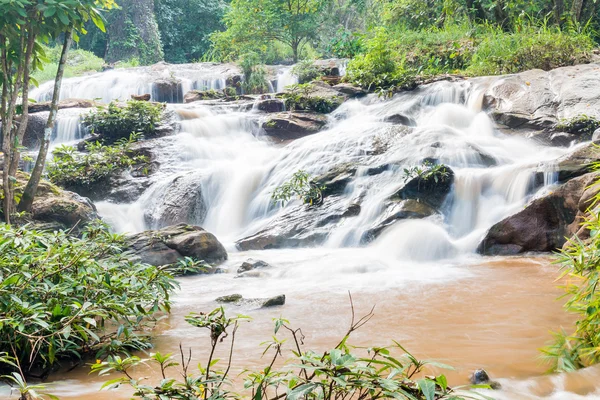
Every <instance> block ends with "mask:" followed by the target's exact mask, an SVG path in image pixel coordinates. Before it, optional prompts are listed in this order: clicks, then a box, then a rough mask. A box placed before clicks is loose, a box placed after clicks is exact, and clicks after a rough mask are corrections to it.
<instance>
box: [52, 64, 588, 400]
mask: <svg viewBox="0 0 600 400" xmlns="http://www.w3.org/2000/svg"><path fill="white" fill-rule="evenodd" d="M103 79H104V78H103ZM135 79H138V81H136V80H135ZM135 79H134V78H133V77H132V79H131V81H129V82H120V81H119V82H117V84H115V85H113V86H111V87H110V88H108V87H107V88H105V89H106V90H108V89H112V90H113V91H114V93H127V96H128V95H129V94H131V93H130V92H131V91H132V90H135V88H136V87H137V86H135V85H137V83H136V82H139V81H140V80H139V79H140V78H139V77H138V78H135ZM288 79H289V80H288ZM292 80H293V77H292V76H291V75H287V76H286V72H285V71H283V70H282V72H281V74H280V75H279V77H278V83H277V90H278V91H279V90H280V85H285V84H286V82H289V81H292ZM127 85H131V86H127ZM140 87H142V89H140V92H139V93H141V92H143V90H145V89H143V86H140ZM89 90H91V91H92V92H93V93H96V92H94V90H99V89H98V88H92V89H89ZM103 90H104V89H103ZM482 90H483V88H481V87H472V86H471V84H470V83H458V84H457V83H447V82H440V83H437V84H434V85H431V86H428V87H424V88H422V89H420V90H417V91H414V92H411V93H405V94H401V95H396V96H394V98H392V99H391V100H387V101H381V100H380V99H379V98H377V97H376V96H369V97H367V98H364V99H361V100H353V101H348V102H346V103H344V104H343V105H342V106H341V107H340V108H339V109H338V110H336V111H335V112H334V113H333V114H332V115H331V116H330V121H329V125H328V127H327V129H326V130H324V131H323V132H320V133H318V134H315V135H312V136H308V137H305V138H303V139H299V140H296V141H294V142H291V143H289V144H287V145H285V146H282V145H276V144H274V143H272V142H271V141H270V140H269V139H268V138H265V137H263V136H262V135H261V132H260V130H259V129H258V128H257V126H258V121H259V120H260V119H261V118H262V116H261V115H260V114H259V113H258V112H257V111H256V110H253V111H249V112H240V111H235V110H232V109H227V108H215V107H212V108H209V107H206V106H201V105H194V104H191V105H185V106H183V105H172V106H170V107H172V108H173V109H175V110H176V111H179V112H180V113H181V115H182V121H181V125H182V132H181V133H180V134H178V135H175V136H170V137H165V138H161V139H156V140H155V146H154V149H155V151H156V156H157V161H158V162H159V163H160V165H161V167H160V169H159V171H158V172H157V173H156V174H154V175H153V176H152V178H151V179H152V180H153V184H152V186H150V188H149V189H147V190H146V192H145V193H144V194H143V195H142V196H141V197H140V198H139V200H138V201H136V202H135V203H133V204H112V203H109V202H100V203H98V204H97V207H98V211H99V213H100V215H102V216H103V217H104V218H106V220H107V221H108V222H109V223H111V224H112V225H113V227H114V228H115V230H117V231H120V232H137V231H141V230H144V229H147V228H158V227H161V226H163V225H166V222H165V215H166V210H167V209H168V207H169V206H170V204H172V203H173V202H174V201H175V202H178V201H180V200H181V199H189V197H190V196H191V197H193V196H194V195H196V194H198V193H201V196H202V198H203V203H204V209H194V210H193V212H191V213H190V214H189V215H188V216H187V217H186V218H187V219H186V222H189V223H193V224H198V225H201V226H203V227H204V228H205V229H207V230H208V231H210V232H213V233H214V234H215V235H216V236H217V237H218V238H219V239H220V240H221V241H222V242H223V243H224V244H225V245H226V246H227V247H228V250H229V251H230V256H231V260H230V261H229V262H228V263H227V265H226V267H229V268H230V270H231V271H234V270H235V268H236V266H237V265H239V263H240V262H241V261H242V260H243V259H245V258H247V257H249V256H255V257H257V258H263V259H265V260H266V261H268V262H270V263H273V265H275V266H276V269H274V270H270V271H265V274H264V277H263V279H260V280H258V281H254V282H253V281H250V282H249V281H248V280H244V279H233V274H232V273H230V274H223V275H221V276H215V277H211V278H209V279H210V285H209V286H210V290H208V292H207V293H204V294H200V295H199V294H198V293H197V292H198V291H197V290H195V288H196V287H200V286H202V287H204V286H205V285H206V281H202V282H198V283H197V285H199V286H196V285H187V286H185V285H184V290H183V291H182V293H181V294H180V295H179V297H178V302H179V304H180V305H179V307H181V308H182V309H183V310H186V311H189V308H190V307H191V306H192V305H193V306H194V307H198V304H202V305H206V304H209V303H210V299H209V298H211V299H212V298H214V297H216V296H215V295H216V294H217V293H219V294H228V293H231V292H232V291H240V292H242V291H243V294H244V296H249V297H252V296H255V297H264V296H269V295H276V294H279V293H286V295H289V296H292V297H293V296H300V295H303V296H309V297H312V296H316V297H318V296H321V297H323V295H322V293H323V292H327V293H336V294H340V293H343V292H345V291H347V290H353V291H356V292H361V293H363V294H366V295H367V296H368V295H369V293H372V294H373V295H375V294H376V293H380V292H382V291H392V292H393V291H397V290H399V289H400V288H402V290H408V289H410V290H415V291H418V292H419V293H420V292H428V291H431V290H432V289H433V288H436V287H437V286H434V285H438V284H440V283H446V282H460V281H463V280H468V279H469V278H473V276H474V275H476V274H477V272H476V270H472V269H471V268H469V265H470V264H473V263H474V261H473V260H478V258H477V257H476V256H475V255H474V254H473V253H474V251H475V248H476V247H477V245H478V243H479V242H480V240H481V239H482V238H483V236H484V235H485V232H486V230H487V229H489V227H490V226H492V225H493V224H494V223H496V222H498V221H500V220H501V219H503V218H504V217H506V216H508V215H510V214H512V213H514V212H516V211H518V210H519V209H521V208H522V207H523V206H524V205H525V204H526V203H527V201H528V200H529V199H530V198H531V197H532V196H535V195H536V191H535V190H532V189H533V188H532V180H533V176H534V173H535V171H537V170H538V168H539V166H540V165H552V164H551V161H552V160H555V159H557V158H558V157H560V156H561V155H563V154H565V153H566V152H567V151H568V149H565V148H553V147H547V146H542V145H540V144H537V143H535V142H533V141H530V140H527V139H524V138H521V137H518V136H507V135H505V134H503V133H501V132H499V131H498V130H496V129H495V128H494V125H493V123H492V122H491V120H490V119H489V117H488V116H487V115H486V114H485V113H484V112H482V111H481V97H482V96H481V93H482ZM114 93H113V94H108V95H107V96H108V98H111V96H113V95H115V94H114ZM104 94H105V93H104ZM104 94H103V95H104ZM65 97H72V96H65ZM86 97H90V96H89V95H87V96H86ZM398 113H402V114H405V115H408V116H410V117H411V118H413V119H414V120H415V123H416V127H415V128H414V130H412V131H409V130H407V129H405V128H402V127H399V126H397V125H393V124H391V123H389V122H385V120H386V117H390V116H392V115H394V114H398ZM184 117H185V118H184ZM68 124H69V123H68V122H65V125H64V126H65V127H66V126H67V125H68ZM65 129H66V128H65ZM66 131H69V132H73V131H74V130H73V129H71V130H69V129H66ZM64 136H65V137H67V136H68V134H67V133H65V134H64ZM61 137H62V136H61ZM381 148H384V149H385V151H381V152H376V153H375V154H374V151H376V150H381ZM428 158H433V159H436V160H438V161H439V162H441V163H444V164H446V165H448V166H450V167H451V168H452V170H453V171H454V172H455V174H456V176H455V183H454V187H453V190H452V192H451V194H450V195H449V198H448V200H447V202H446V204H445V206H444V207H443V209H442V211H443V212H442V215H437V216H433V217H430V218H427V219H423V220H405V221H398V222H396V223H395V224H394V225H392V226H391V227H389V228H387V229H386V230H384V231H383V233H382V234H381V236H380V237H379V238H378V239H376V240H375V241H374V242H372V243H370V244H368V245H363V244H361V237H362V236H363V234H364V233H365V232H366V231H368V230H369V229H371V228H373V227H374V226H375V225H377V223H378V222H379V221H381V219H382V218H383V217H384V215H385V210H386V204H387V201H388V198H389V197H390V195H392V194H393V193H394V192H396V191H397V190H398V189H399V188H401V187H402V185H403V182H404V172H403V170H404V168H407V167H411V166H417V165H420V164H421V163H422V161H423V160H424V159H428ZM346 163H352V164H355V165H357V166H358V172H357V174H356V177H355V178H354V179H353V181H352V182H351V183H350V184H349V185H348V187H347V188H346V191H345V193H344V194H343V195H342V199H341V200H340V202H342V203H343V204H347V205H350V204H356V203H359V204H360V207H361V212H360V214H359V215H358V216H356V217H353V218H347V219H343V220H342V221H340V222H339V223H337V224H334V225H332V226H331V228H330V231H329V236H328V238H327V240H326V241H325V243H324V244H323V246H322V247H320V248H315V249H310V250H285V249H284V250H274V251H266V252H256V253H253V252H246V253H237V252H236V250H235V248H234V242H235V241H236V240H239V239H241V238H244V237H247V236H249V235H251V234H254V233H256V232H258V231H260V230H261V229H264V228H266V227H268V226H270V225H271V224H273V223H275V222H276V221H277V219H278V217H280V216H281V215H282V214H284V213H285V212H287V211H288V207H294V206H296V205H297V203H292V204H289V205H288V206H287V207H286V208H283V209H282V208H281V207H279V206H276V205H274V204H273V202H272V201H271V193H272V192H273V190H274V189H275V188H276V187H277V186H279V185H281V184H282V183H283V182H285V181H287V180H288V179H289V178H290V177H291V175H292V174H293V173H294V172H296V171H297V170H299V169H303V170H306V171H307V172H308V173H310V174H311V175H313V176H316V175H319V174H322V173H325V172H327V171H329V170H330V169H332V168H334V167H335V166H338V165H342V164H346ZM490 164H493V165H490ZM380 166H387V169H385V171H384V172H381V173H379V174H377V175H369V173H368V170H369V168H372V167H380ZM555 175H556V174H555V172H554V171H553V168H552V167H548V171H547V173H546V176H545V178H546V179H545V186H544V187H542V188H540V189H539V190H549V189H550V188H551V187H552V185H553V184H554V183H555V179H556V176H555ZM176 204H179V203H176ZM548 273H550V272H548ZM481 278H482V279H485V277H481ZM474 284H475V283H474ZM532 290H533V289H532ZM198 296H200V299H199V298H198ZM328 299H329V297H326V298H325V299H324V300H322V301H324V302H325V303H326V302H327V301H328ZM440 300H443V299H440ZM286 307H287V306H286ZM421 322H423V321H421ZM425 322H426V323H432V324H434V323H435V322H432V321H429V322H427V321H425ZM549 328H555V327H554V326H551V327H548V329H549ZM489 329H490V330H492V331H493V329H495V327H494V326H492V327H490V328H489ZM186 332H187V331H186ZM169 334H170V335H172V336H174V337H176V338H181V337H186V336H185V335H186V333H184V334H182V332H181V329H179V330H177V329H175V330H174V331H173V332H169ZM171 339H172V338H171ZM505 340H507V339H505ZM554 379H555V381H553V388H554V389H553V390H554V391H553V392H552V393H551V394H552V396H553V397H551V398H554V399H561V400H563V399H564V400H567V399H575V398H585V399H594V398H597V397H594V395H592V394H590V395H588V396H579V395H575V394H573V393H571V392H570V391H569V388H568V387H562V386H561V378H554ZM502 383H503V385H504V386H508V387H511V386H512V388H516V392H515V391H514V390H512V389H511V390H506V391H503V392H502V393H499V394H498V396H499V398H502V399H504V398H506V399H514V398H523V399H537V398H545V397H546V396H541V395H539V394H537V392H536V391H535V386H536V384H537V383H536V381H534V380H531V379H524V380H515V379H510V377H506V379H504V380H502ZM515 393H518V394H515Z"/></svg>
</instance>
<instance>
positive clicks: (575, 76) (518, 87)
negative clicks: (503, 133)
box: [473, 64, 600, 131]
mask: <svg viewBox="0 0 600 400" xmlns="http://www.w3.org/2000/svg"><path fill="white" fill-rule="evenodd" d="M473 81H474V82H477V83H481V84H483V85H488V87H487V89H486V90H485V92H484V96H483V105H484V108H485V109H487V110H488V111H490V114H491V116H492V118H494V119H495V120H496V122H498V123H500V124H502V125H505V126H507V127H509V128H511V129H533V130H537V131H541V130H544V129H552V128H553V127H554V126H555V125H556V124H557V123H558V122H560V121H562V120H568V119H571V118H575V117H578V116H581V115H587V116H590V117H595V118H599V117H600V93H598V90H597V88H598V85H600V68H599V66H598V65H597V64H582V65H575V66H570V67H563V68H557V69H554V70H551V71H542V70H530V71H525V72H522V73H519V74H514V75H508V76H501V77H485V78H476V79H474V80H473Z"/></svg>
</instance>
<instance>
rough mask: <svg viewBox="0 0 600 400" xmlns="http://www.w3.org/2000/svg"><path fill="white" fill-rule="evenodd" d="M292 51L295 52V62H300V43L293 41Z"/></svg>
mask: <svg viewBox="0 0 600 400" xmlns="http://www.w3.org/2000/svg"><path fill="white" fill-rule="evenodd" d="M292 52H293V54H294V64H295V63H297V62H298V43H297V42H293V43H292Z"/></svg>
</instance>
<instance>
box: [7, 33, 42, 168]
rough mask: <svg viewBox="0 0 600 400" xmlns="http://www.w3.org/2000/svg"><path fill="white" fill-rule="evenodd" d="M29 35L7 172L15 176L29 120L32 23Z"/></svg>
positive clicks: (32, 42)
mask: <svg viewBox="0 0 600 400" xmlns="http://www.w3.org/2000/svg"><path fill="white" fill-rule="evenodd" d="M28 30H29V37H28V38H27V50H26V51H25V70H24V71H23V98H22V103H21V104H22V106H21V107H22V113H21V121H20V123H19V129H18V130H17V134H16V140H15V141H14V142H13V143H14V145H13V148H12V149H11V158H10V169H9V173H10V175H11V176H16V174H17V169H18V167H19V160H20V158H21V152H20V151H19V146H20V145H21V143H22V142H23V137H24V136H25V131H26V130H27V123H28V122H29V73H30V69H29V64H30V62H31V55H32V53H33V46H34V44H35V37H36V35H35V33H34V30H33V24H30V25H29V29H28Z"/></svg>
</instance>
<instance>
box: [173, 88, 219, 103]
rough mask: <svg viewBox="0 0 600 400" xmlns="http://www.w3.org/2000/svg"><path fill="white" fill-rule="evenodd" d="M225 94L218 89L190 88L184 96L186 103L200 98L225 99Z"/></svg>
mask: <svg viewBox="0 0 600 400" xmlns="http://www.w3.org/2000/svg"><path fill="white" fill-rule="evenodd" d="M224 97H225V94H224V93H223V92H219V91H216V90H190V91H189V92H187V93H186V94H185V96H184V97H183V102H184V103H192V102H194V101H200V100H218V99H223V98H224Z"/></svg>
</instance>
